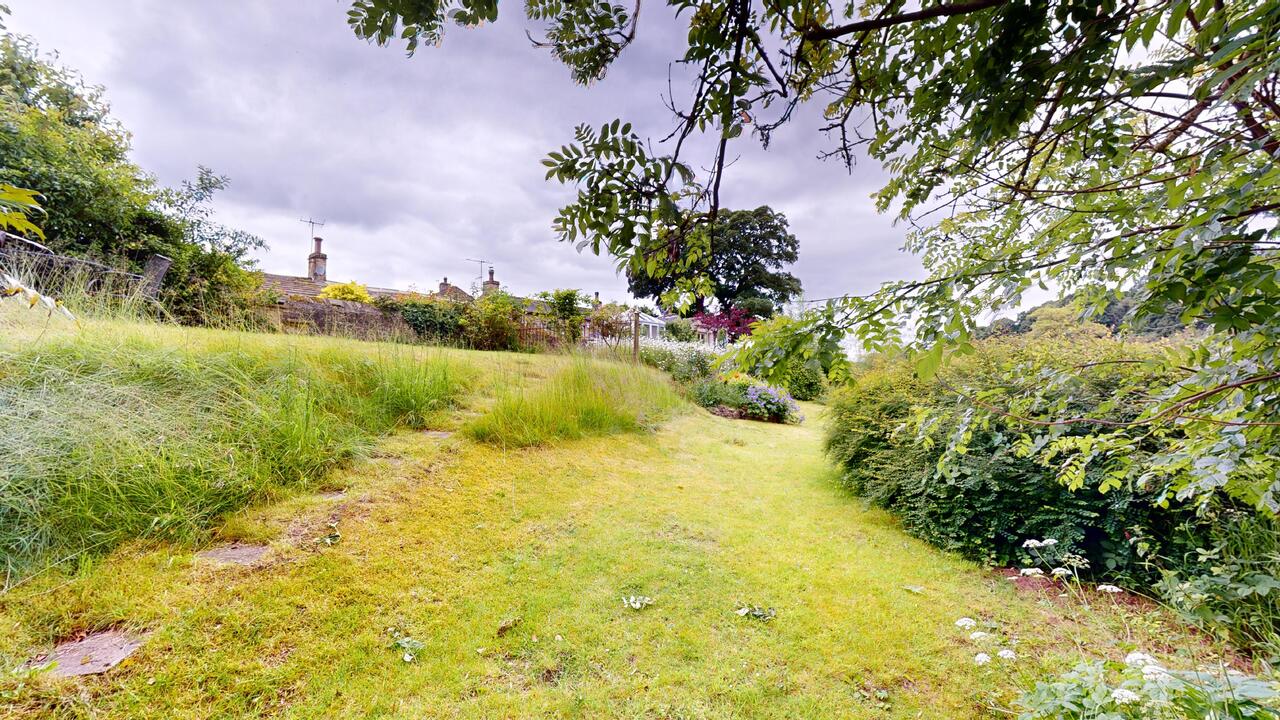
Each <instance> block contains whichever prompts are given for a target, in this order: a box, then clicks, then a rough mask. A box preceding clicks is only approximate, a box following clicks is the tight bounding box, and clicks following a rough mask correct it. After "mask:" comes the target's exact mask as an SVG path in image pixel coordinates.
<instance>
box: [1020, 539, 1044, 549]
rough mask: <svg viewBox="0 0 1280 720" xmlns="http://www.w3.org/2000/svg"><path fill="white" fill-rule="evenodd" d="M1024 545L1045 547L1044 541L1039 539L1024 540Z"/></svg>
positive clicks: (1026, 546)
mask: <svg viewBox="0 0 1280 720" xmlns="http://www.w3.org/2000/svg"><path fill="white" fill-rule="evenodd" d="M1022 547H1024V548H1038V547H1044V543H1042V542H1040V541H1039V540H1023V541H1022Z"/></svg>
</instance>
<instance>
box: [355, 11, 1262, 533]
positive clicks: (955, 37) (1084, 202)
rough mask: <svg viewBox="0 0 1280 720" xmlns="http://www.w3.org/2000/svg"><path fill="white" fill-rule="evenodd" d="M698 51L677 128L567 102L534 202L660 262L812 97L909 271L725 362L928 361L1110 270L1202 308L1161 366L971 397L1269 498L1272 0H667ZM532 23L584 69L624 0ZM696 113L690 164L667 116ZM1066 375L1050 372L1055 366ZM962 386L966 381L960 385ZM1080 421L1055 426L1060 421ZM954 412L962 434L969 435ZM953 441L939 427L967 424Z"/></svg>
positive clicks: (1145, 303)
mask: <svg viewBox="0 0 1280 720" xmlns="http://www.w3.org/2000/svg"><path fill="white" fill-rule="evenodd" d="M667 6H668V7H669V8H671V9H672V10H674V11H675V13H676V14H677V15H678V17H679V18H681V19H682V21H683V22H685V23H686V24H687V27H688V33H687V35H686V45H685V48H684V51H683V52H682V53H681V54H680V55H679V56H678V57H674V58H672V60H673V61H674V62H677V63H680V64H683V65H685V66H687V67H689V68H691V69H692V70H693V74H694V80H693V83H692V85H691V87H690V88H689V90H688V93H687V94H686V95H685V97H684V98H683V99H682V98H677V97H671V98H668V100H669V101H670V109H671V111H672V113H671V117H672V127H671V128H667V129H666V131H665V132H664V131H655V130H652V129H646V131H645V132H646V134H647V133H654V134H657V135H659V137H663V136H665V137H666V139H667V142H665V143H661V142H659V143H657V144H656V145H655V144H653V143H650V142H647V141H646V140H647V137H646V136H645V135H642V134H641V133H640V132H638V131H637V130H636V129H634V128H633V126H632V125H631V124H629V123H627V122H625V121H624V120H623V119H621V118H620V119H618V120H615V121H613V122H611V123H608V124H606V125H604V126H602V127H598V128H596V127H587V126H580V127H579V128H578V129H577V130H576V131H575V133H574V137H573V139H572V140H571V141H570V142H568V143H566V144H565V145H564V146H563V147H561V148H559V149H557V150H555V151H553V152H551V153H550V154H549V155H548V157H547V159H546V161H545V164H546V165H547V167H548V177H549V178H555V179H557V180H559V181H560V182H564V183H570V184H573V185H574V186H576V188H577V196H576V198H575V199H574V200H573V202H571V203H570V204H568V205H566V206H565V207H564V208H562V210H561V212H560V214H559V216H558V217H557V218H556V220H555V222H554V227H555V229H556V230H557V232H558V233H559V235H560V238H561V239H562V240H564V241H568V242H573V243H576V244H577V245H578V246H579V247H580V248H591V249H592V250H593V251H594V252H597V253H601V252H607V253H609V254H611V255H613V256H614V257H615V258H617V259H618V261H619V262H620V263H623V264H624V265H625V266H627V267H629V268H631V269H634V270H639V269H643V270H644V271H646V272H648V273H649V274H650V275H659V276H661V275H664V274H670V275H674V276H675V277H677V278H679V280H678V281H677V284H676V291H675V292H673V295H683V296H684V298H685V300H687V299H688V297H689V296H690V295H691V294H692V295H696V294H697V293H699V292H700V291H702V290H705V289H706V287H707V285H708V284H709V283H708V282H707V281H706V279H705V277H698V276H696V275H694V276H693V277H688V276H683V275H682V273H684V272H685V271H686V270H688V269H689V268H691V267H697V263H699V262H700V261H701V258H702V256H703V255H704V254H706V253H707V252H709V244H710V243H709V240H708V236H707V225H708V223H707V222H706V221H707V220H710V221H714V220H715V218H716V215H717V211H718V207H719V198H720V188H721V186H722V184H723V183H724V182H726V177H727V174H728V173H730V172H731V171H732V167H731V163H729V162H728V160H729V158H730V154H731V152H732V150H731V148H732V147H733V144H734V143H740V142H743V141H745V140H747V138H748V136H753V137H754V138H755V139H756V140H758V141H760V142H762V143H764V144H766V145H767V144H768V143H769V141H770V139H771V137H772V136H773V134H774V133H776V132H779V131H781V130H782V129H783V128H785V127H786V126H787V125H788V123H789V121H790V120H791V119H792V117H793V112H794V110H795V109H796V107H797V106H798V105H800V104H801V103H810V102H813V103H818V104H820V106H821V108H822V113H823V117H824V118H825V120H826V125H825V127H824V130H825V131H826V134H827V136H828V137H830V138H831V144H830V146H829V147H828V150H827V153H826V155H827V157H829V158H832V159H835V160H837V161H842V162H845V163H852V162H853V160H854V158H855V157H856V154H857V153H860V152H865V153H866V154H867V155H869V156H870V157H871V158H873V159H875V160H877V161H879V162H881V163H882V164H883V166H884V167H885V168H886V169H887V170H888V172H889V173H890V177H889V180H888V182H887V183H886V185H885V186H884V187H883V188H882V189H881V190H880V191H879V193H877V195H876V196H875V201H876V203H877V206H878V207H879V208H880V209H881V210H882V211H892V212H895V213H896V214H897V216H898V217H899V218H900V220H901V221H902V222H903V223H904V224H906V225H907V226H908V227H909V228H910V229H909V233H908V236H907V241H906V248H907V249H908V250H909V251H911V252H913V253H916V254H917V255H919V256H920V258H921V259H922V261H923V263H924V265H925V267H926V269H927V270H928V276H927V277H926V278H925V279H923V280H919V281H913V282H891V283H887V284H885V285H884V286H883V287H882V288H881V289H880V290H879V291H877V292H875V293H873V294H871V295H868V296H852V295H850V296H844V297H839V298H835V299H832V300H830V301H829V302H827V303H826V304H825V305H824V306H823V307H821V308H817V309H816V310H815V311H814V312H811V313H810V314H809V315H807V316H806V317H805V318H804V319H802V320H799V321H792V320H789V319H778V320H775V321H772V322H771V323H769V324H767V325H766V326H765V327H764V328H762V329H760V330H758V331H757V332H756V333H755V335H754V337H755V341H754V342H753V343H752V344H751V345H750V346H749V347H746V348H744V349H743V350H742V352H741V353H740V355H739V358H738V360H739V363H740V364H742V366H744V367H747V368H754V369H756V370H757V371H760V372H764V373H766V374H770V373H776V372H782V371H784V370H785V366H786V364H787V362H786V359H787V358H791V357H795V356H801V357H803V356H806V355H811V354H813V353H818V354H821V355H823V356H824V357H825V358H826V359H828V360H832V361H837V360H838V359H839V357H840V356H842V352H841V351H840V346H839V340H840V339H841V338H843V337H844V336H845V335H846V334H848V333H852V334H853V335H854V336H855V337H856V338H857V339H858V341H859V342H860V343H861V344H862V345H863V346H864V347H865V348H867V349H872V350H876V349H886V348H891V347H895V346H898V345H903V344H905V345H907V346H908V347H909V349H910V350H911V351H912V352H914V353H915V354H916V356H917V358H918V360H917V370H918V372H919V373H920V374H921V375H922V376H923V377H933V376H934V375H935V374H936V373H937V372H938V371H939V369H941V368H943V367H944V363H945V360H946V357H947V356H948V355H949V354H952V353H967V352H971V351H972V349H973V345H972V343H971V340H972V339H973V337H974V335H975V332H976V329H977V327H978V326H979V321H980V319H981V318H982V317H983V316H984V315H986V314H987V313H990V312H992V311H996V310H1001V309H1004V308H1007V307H1010V306H1017V305H1018V304H1019V303H1020V302H1021V300H1022V297H1023V294H1024V293H1025V292H1026V291H1027V290H1029V289H1031V288H1034V287H1045V288H1053V289H1054V290H1056V291H1059V292H1060V293H1062V294H1070V293H1074V294H1075V295H1076V297H1077V298H1078V299H1079V300H1080V307H1081V308H1082V312H1084V313H1085V314H1086V315H1088V314H1096V313H1098V312H1101V311H1102V310H1103V309H1104V308H1105V305H1106V302H1107V297H1108V296H1109V295H1110V294H1111V293H1113V292H1114V291H1116V290H1121V289H1123V290H1128V291H1130V292H1131V293H1132V297H1133V298H1134V299H1135V301H1136V302H1135V305H1134V307H1133V310H1132V313H1131V317H1130V319H1131V320H1132V321H1134V322H1142V321H1144V319H1146V318H1150V317H1151V316H1153V315H1159V314H1161V313H1163V312H1164V311H1165V309H1166V308H1168V307H1169V306H1171V305H1173V304H1177V305H1178V306H1180V307H1181V308H1182V319H1183V321H1185V322H1203V323H1205V324H1206V325H1207V327H1208V332H1207V333H1206V334H1204V335H1203V336H1200V337H1198V338H1195V339H1193V340H1190V341H1189V342H1188V343H1187V345H1186V346H1185V348H1183V349H1180V350H1178V351H1171V352H1170V357H1169V358H1168V359H1167V360H1165V361H1164V363H1163V366H1162V370H1161V371H1160V372H1153V374H1152V378H1151V380H1152V382H1154V383H1155V385H1154V386H1153V387H1151V388H1149V393H1148V394H1147V396H1146V397H1147V398H1148V403H1147V405H1146V406H1145V409H1144V411H1143V413H1142V414H1141V415H1139V416H1138V417H1136V418H1127V419H1124V420H1114V419H1108V418H1099V417H1084V418H1081V417H1076V416H1075V415H1073V414H1072V413H1071V410H1070V408H1069V407H1068V406H1067V405H1066V404H1064V403H1065V402H1066V400H1065V398H1067V397H1069V396H1070V387H1071V382H1072V381H1071V379H1070V378H1069V377H1068V376H1069V375H1070V373H1067V374H1063V375H1061V376H1055V377H1054V379H1053V383H1050V384H1046V381H1045V380H1044V378H1041V377H1036V378H1035V381H1034V382H1027V381H1026V380H1027V378H1028V377H1035V376H1034V375H1032V376H1028V375H1027V370H1026V369H1025V368H1023V369H1016V370H1015V369H1011V370H1010V373H1011V379H1013V380H1018V381H1017V382H1010V383H1009V384H1008V385H1007V386H1002V387H1001V388H995V389H990V388H989V389H983V390H982V392H984V393H987V391H988V390H989V391H990V392H989V393H988V394H984V395H982V396H981V398H980V400H981V402H972V403H971V409H972V418H973V421H974V422H982V421H983V420H982V419H983V417H991V416H992V414H997V413H1003V414H1004V415H1005V416H1007V417H1016V418H1019V419H1020V420H1019V422H1021V423H1022V426H1023V427H1024V428H1025V429H1026V431H1027V434H1028V435H1027V436H1028V445H1027V447H1028V450H1027V452H1029V453H1034V454H1038V456H1039V457H1041V459H1042V460H1043V461H1044V462H1046V463H1050V464H1053V465H1055V466H1057V467H1060V468H1062V470H1063V473H1064V475H1072V476H1074V474H1075V473H1076V471H1077V470H1079V469H1080V467H1083V466H1088V467H1095V466H1101V467H1102V468H1103V469H1104V470H1105V473H1104V474H1105V475H1106V476H1107V477H1109V478H1113V479H1115V481H1116V482H1122V481H1128V482H1164V483H1167V485H1168V487H1169V488H1170V489H1171V492H1172V493H1175V494H1176V495H1178V496H1179V497H1187V498H1200V499H1207V498H1211V497H1212V496H1213V495H1214V494H1215V493H1216V492H1217V491H1219V490H1220V489H1223V488H1225V489H1227V491H1228V492H1230V493H1232V494H1233V495H1235V496H1236V497H1240V498H1248V499H1249V500H1250V501H1253V502H1256V503H1258V504H1259V506H1260V507H1266V508H1269V509H1271V510H1272V511H1277V510H1280V473H1277V465H1276V463H1275V460H1274V457H1275V456H1274V450H1275V448H1276V446H1277V444H1280V435H1278V434H1277V433H1278V432H1280V431H1278V430H1277V428H1280V416H1277V410H1276V408H1277V407H1280V402H1277V400H1280V358H1278V357H1277V351H1278V350H1277V349H1278V348H1280V286H1278V285H1277V244H1278V243H1280V230H1278V228H1277V222H1276V220H1277V211H1280V200H1277V198H1280V169H1278V168H1277V164H1276V158H1277V153H1280V96H1278V93H1280V41H1278V38H1280V2H1277V1H1276V0H1261V1H1260V0H924V1H923V2H918V3H917V2H909V1H908V0H873V1H871V2H866V3H860V4H859V3H854V2H843V3H834V2H813V1H812V0H778V2H770V3H765V4H763V5H760V6H757V5H755V4H753V3H751V2H749V1H748V0H703V1H702V2H696V3H695V2H692V0H668V2H667ZM497 11H498V5H497V2H496V0H426V1H424V2H416V1H415V2H406V1H401V0H358V1H357V2H356V3H355V4H354V5H353V7H352V10H351V15H350V22H351V24H352V26H353V28H355V31H356V32H357V34H359V35H361V36H362V37H366V38H369V39H371V40H374V41H376V42H380V43H390V42H395V41H404V42H406V43H407V44H408V47H409V49H410V51H412V50H414V49H415V48H416V47H417V44H418V43H419V42H421V41H426V42H428V43H430V44H435V43H438V42H440V41H441V39H442V36H443V33H444V28H445V25H446V21H451V22H456V23H459V24H463V25H479V24H481V23H482V22H486V21H491V20H493V19H494V18H495V17H496V15H497ZM527 11H528V14H529V16H530V18H531V19H532V20H534V21H537V22H542V23H544V24H545V27H546V29H545V33H544V35H543V37H542V39H540V40H538V41H537V42H538V44H539V45H540V46H543V47H546V48H548V49H549V50H550V51H551V53H552V54H553V55H554V56H555V57H556V58H557V59H558V60H560V61H561V62H563V63H565V64H566V65H568V66H569V68H570V70H571V73H572V75H573V77H574V79H575V80H577V81H578V82H583V83H587V82H591V81H595V80H598V79H600V78H601V77H603V75H604V74H605V72H606V70H607V69H608V67H609V65H610V63H611V62H612V61H613V60H614V59H615V58H616V57H617V56H618V54H619V53H620V52H622V51H623V50H624V49H625V48H626V46H627V45H629V44H630V43H631V42H633V40H634V38H635V37H636V36H637V33H638V32H639V31H640V30H641V27H640V19H639V18H640V13H639V6H634V7H631V6H622V5H617V4H614V3H611V2H604V3H580V2H563V1H562V0H555V1H552V0H531V2H529V3H528V5H527ZM703 132H705V133H709V134H711V135H712V136H713V138H714V141H715V142H714V145H715V150H714V154H713V156H712V157H711V158H709V161H707V162H706V163H705V164H706V166H707V169H706V170H705V171H704V172H702V173H701V174H699V173H698V172H695V170H694V168H695V167H696V165H695V164H694V163H691V162H688V160H687V159H686V158H685V157H684V155H685V154H686V153H687V152H688V151H689V148H691V147H694V145H693V144H691V143H686V140H687V139H688V138H689V137H690V136H691V135H693V134H694V133H703ZM1050 392H1056V393H1061V394H1062V395H1061V397H1056V399H1055V396H1050V395H1049V394H1048V393H1050ZM970 397H974V396H970ZM1074 425H1086V426H1088V427H1090V428H1091V429H1092V431H1091V433H1088V434H1084V435H1079V434H1076V435H1073V436H1072V439H1070V440H1066V439H1064V436H1063V434H1062V432H1061V430H1062V428H1063V427H1066V426H1074ZM963 435H964V433H963V432H961V433H959V434H958V436H957V437H960V438H962V437H963ZM960 445H962V443H960V444H958V445H957V446H958V447H959V446H960Z"/></svg>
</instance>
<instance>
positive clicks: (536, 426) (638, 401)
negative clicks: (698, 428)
mask: <svg viewBox="0 0 1280 720" xmlns="http://www.w3.org/2000/svg"><path fill="white" fill-rule="evenodd" d="M682 404H683V401H682V400H681V399H680V397H679V396H678V395H677V394H676V392H675V390H674V389H673V388H672V387H671V385H670V384H669V383H668V382H667V381H666V379H665V378H664V377H663V376H662V375H661V374H659V373H658V372H656V371H654V370H651V369H649V368H645V367H637V366H634V365H623V364H619V363H611V362H593V361H588V360H585V359H582V358H577V359H574V360H573V361H572V362H571V363H570V364H569V365H567V366H566V367H564V368H563V369H561V370H560V371H559V372H557V373H556V374H555V375H553V376H551V377H550V378H548V379H547V380H546V381H545V382H544V383H543V384H541V385H539V386H537V387H534V388H531V389H517V390H509V391H507V392H506V393H505V394H503V395H501V396H500V397H499V398H498V401H497V403H496V404H495V405H494V406H493V408H491V409H490V410H489V411H488V412H487V413H486V414H484V415H482V416H480V417H479V418H477V419H475V420H473V421H472V422H470V423H469V424H468V425H466V426H465V427H464V428H463V430H464V432H465V433H466V434H467V435H468V436H469V437H471V438H473V439H475V440H480V441H483V442H489V443H494V444H500V445H507V446H511V447H527V446H531V445H542V444H545V443H549V442H552V441H555V440H562V439H575V438H582V437H589V436H597V435H610V434H614V433H622V432H637V431H642V430H646V429H650V428H652V427H653V426H655V425H656V424H657V423H658V422H660V421H661V420H663V419H664V418H666V417H667V416H669V415H670V414H671V413H672V412H674V411H675V410H676V409H677V408H679V407H680V406H682Z"/></svg>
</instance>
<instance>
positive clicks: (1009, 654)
mask: <svg viewBox="0 0 1280 720" xmlns="http://www.w3.org/2000/svg"><path fill="white" fill-rule="evenodd" d="M996 657H998V658H1000V659H1001V660H1017V659H1018V656H1017V655H1016V654H1014V652H1013V651H1012V650H1010V649H1008V648H1005V649H1004V650H1001V651H1000V652H998V653H996Z"/></svg>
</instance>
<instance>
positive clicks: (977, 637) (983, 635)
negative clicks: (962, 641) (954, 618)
mask: <svg viewBox="0 0 1280 720" xmlns="http://www.w3.org/2000/svg"><path fill="white" fill-rule="evenodd" d="M988 637H991V633H985V632H982V631H981V630H974V631H973V632H971V633H969V639H970V640H981V639H983V638H988Z"/></svg>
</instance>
